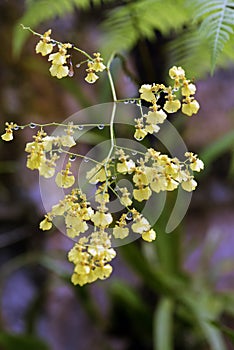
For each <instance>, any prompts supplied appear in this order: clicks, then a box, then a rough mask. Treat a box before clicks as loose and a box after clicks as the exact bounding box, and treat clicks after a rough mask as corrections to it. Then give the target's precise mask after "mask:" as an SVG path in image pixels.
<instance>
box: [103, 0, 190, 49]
mask: <svg viewBox="0 0 234 350" xmlns="http://www.w3.org/2000/svg"><path fill="white" fill-rule="evenodd" d="M142 14H144V15H142ZM188 15H189V14H188V10H187V8H186V7H185V5H184V1H182V0H176V1H175V0H174V1H172V0H140V1H133V2H129V3H127V4H124V5H123V6H119V7H116V8H115V9H113V10H111V11H109V13H108V18H107V19H106V20H105V21H104V23H103V25H102V27H103V38H102V42H101V48H102V53H104V56H108V55H109V54H111V52H113V51H115V52H120V51H122V50H130V49H131V48H132V47H133V46H134V45H135V44H136V42H137V41H138V40H141V39H142V38H147V39H149V40H152V39H155V38H156V35H155V30H158V31H160V32H161V33H163V34H164V35H167V34H169V33H170V31H171V30H178V29H179V28H182V26H183V24H184V23H185V22H186V21H187V18H188Z"/></svg>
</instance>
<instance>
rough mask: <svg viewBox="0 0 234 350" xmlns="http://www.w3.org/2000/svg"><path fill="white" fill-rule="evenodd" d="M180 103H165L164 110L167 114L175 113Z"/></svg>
mask: <svg viewBox="0 0 234 350" xmlns="http://www.w3.org/2000/svg"><path fill="white" fill-rule="evenodd" d="M180 106H181V103H180V101H179V100H174V101H167V102H166V103H165V105H164V107H163V108H164V109H165V111H166V112H167V113H175V112H177V111H178V109H180Z"/></svg>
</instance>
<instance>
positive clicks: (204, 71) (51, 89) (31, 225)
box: [0, 0, 234, 350]
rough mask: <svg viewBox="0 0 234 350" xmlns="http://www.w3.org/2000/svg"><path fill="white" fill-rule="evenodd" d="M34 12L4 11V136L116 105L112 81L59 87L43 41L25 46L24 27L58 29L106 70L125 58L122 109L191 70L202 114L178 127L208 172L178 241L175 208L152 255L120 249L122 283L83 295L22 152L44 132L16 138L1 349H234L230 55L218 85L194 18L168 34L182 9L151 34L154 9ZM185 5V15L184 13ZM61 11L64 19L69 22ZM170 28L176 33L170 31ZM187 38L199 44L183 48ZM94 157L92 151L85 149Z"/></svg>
mask: <svg viewBox="0 0 234 350" xmlns="http://www.w3.org/2000/svg"><path fill="white" fill-rule="evenodd" d="M34 3H36V1H34V0H28V1H23V0H22V1H17V0H10V1H7V0H0V37H1V52H0V115H1V121H0V127H1V131H2V133H3V132H4V123H5V121H15V122H17V123H19V124H27V123H29V122H31V121H34V122H41V123H46V122H50V121H58V122H59V121H63V120H64V119H66V118H67V117H69V116H70V115H71V114H73V113H75V112H77V111H78V110H81V109H83V108H86V107H88V106H92V105H94V104H97V103H104V102H109V101H111V94H110V91H109V87H108V85H107V83H106V81H105V79H104V78H100V80H99V81H98V82H97V84H95V85H94V86H90V85H88V84H87V83H86V82H85V81H84V76H85V72H84V70H82V69H80V70H79V71H76V74H75V76H74V77H73V78H72V79H71V78H65V79H62V80H58V79H56V78H52V77H51V76H50V74H49V71H48V68H49V66H48V62H47V61H46V59H45V58H42V57H39V55H36V53H35V50H34V48H35V44H36V42H37V40H36V38H35V37H33V36H30V37H28V38H25V41H23V39H24V38H23V39H22V35H23V34H22V33H21V32H22V29H21V27H20V25H19V24H20V23H22V21H23V24H24V25H25V26H27V25H31V26H32V28H33V29H35V30H37V31H39V32H41V33H43V32H44V31H45V30H47V29H48V28H51V29H52V30H53V33H54V37H55V38H56V39H58V40H60V41H69V42H74V43H76V45H78V46H80V47H82V48H83V49H85V50H87V51H88V52H95V51H97V50H99V49H100V51H101V52H104V55H105V57H107V56H108V54H109V53H110V52H111V51H112V50H113V49H116V51H119V50H120V52H121V55H119V56H118V57H117V58H116V59H115V61H114V63H113V75H114V78H115V83H116V87H117V94H118V96H119V98H124V97H134V96H137V94H138V88H139V86H140V85H141V84H142V83H152V82H166V79H167V77H166V75H167V70H168V67H170V65H174V64H175V65H177V64H183V65H184V66H185V67H186V69H187V71H188V75H189V76H192V77H194V79H195V81H196V84H197V88H198V95H197V99H198V101H199V103H200V105H201V109H200V112H199V113H198V115H197V116H194V117H192V118H186V117H185V116H180V115H178V116H177V117H176V118H175V117H174V118H173V119H171V121H172V122H173V123H174V125H175V127H176V128H177V129H178V131H179V132H180V134H181V136H182V137H183V139H184V141H185V142H186V144H187V147H188V149H189V150H190V151H192V152H195V153H198V154H199V155H200V157H201V159H203V161H204V162H205V171H204V172H202V173H201V174H199V176H198V181H199V186H198V188H197V190H196V191H195V193H194V194H193V197H192V202H191V205H190V208H189V210H188V212H187V215H186V216H185V218H184V220H183V222H182V223H181V225H180V226H179V227H178V228H177V229H176V230H175V232H173V233H171V234H166V233H165V232H164V229H165V225H166V223H167V217H168V216H169V215H170V212H171V208H172V206H173V203H174V200H175V196H174V195H173V194H170V196H168V201H167V205H166V207H165V209H164V211H163V213H162V215H161V217H160V219H159V220H158V222H157V223H156V226H155V229H156V231H157V232H158V238H157V240H156V241H155V242H154V243H151V244H147V243H143V242H140V241H136V242H133V243H132V244H130V245H127V246H124V247H120V248H119V249H118V257H117V258H116V259H115V260H114V272H113V274H112V277H111V278H110V279H108V280H106V281H101V282H95V283H94V284H93V285H88V286H84V287H79V286H76V287H74V286H73V285H72V284H71V282H70V273H71V271H72V266H71V265H70V264H69V263H68V262H67V258H66V256H67V251H68V250H69V249H70V247H71V242H70V241H69V240H68V239H67V238H66V237H65V236H64V235H62V234H60V233H59V232H58V231H56V229H54V230H53V232H49V233H44V232H41V231H40V230H39V228H38V224H39V222H40V220H41V219H42V217H43V215H44V208H43V205H42V202H41V198H40V189H39V183H38V174H37V173H36V172H35V171H30V170H29V169H27V168H26V166H25V165H26V154H25V152H24V147H25V143H26V142H28V141H30V140H31V137H32V135H33V132H34V130H31V129H29V128H28V129H25V130H24V131H22V132H17V135H16V137H15V140H14V142H11V143H6V142H3V141H1V142H0V157H1V158H0V223H1V226H0V264H1V266H0V303H1V308H0V328H1V332H0V349H3V350H15V349H17V350H20V349H24V350H27V349H34V350H37V349H38V350H39V349H40V350H42V349H50V350H67V349H69V350H91V349H97V350H99V349H100V350H133V349H139V350H150V349H154V350H172V349H175V350H177V349H178V350H190V349H191V350H193V349H194V350H195V349H200V350H225V349H234V345H233V339H234V335H233V334H234V333H233V332H232V328H233V326H234V294H233V292H234V190H233V189H234V180H233V176H234V64H233V60H232V58H231V54H230V52H229V55H227V54H226V53H225V52H226V51H225V50H224V51H223V55H222V53H221V59H220V60H219V61H218V64H217V65H216V68H215V70H214V72H213V75H211V74H210V72H211V64H210V52H209V50H208V46H207V45H206V44H205V43H206V41H205V40H208V38H206V37H205V36H204V37H205V39H204V38H203V39H204V40H203V42H202V43H201V45H197V46H196V45H195V44H194V45H193V46H192V40H193V39H192V38H193V36H192V34H191V36H190V37H189V35H190V34H189V33H190V31H192V30H193V32H192V33H193V34H194V33H197V32H198V29H197V28H198V26H199V23H198V24H196V23H195V24H193V27H192V28H190V20H191V17H192V16H193V14H191V13H190V16H191V17H190V18H187V20H185V19H186V16H188V15H187V14H186V13H182V11H181V13H182V14H181V16H182V15H184V18H180V19H178V21H177V22H178V23H177V22H176V20H177V17H178V14H177V13H174V16H175V17H174V18H172V19H171V22H172V23H171V22H170V21H169V20H168V23H167V22H166V18H167V15H166V13H167V12H168V11H170V10H171V9H170V7H168V5H167V4H168V3H170V1H165V2H164V5H163V4H161V3H162V2H161V1H151V2H150V1H148V7H150V6H152V9H151V11H149V10H148V11H146V12H145V13H141V16H142V22H143V24H142V23H141V21H139V16H138V17H137V16H136V14H137V12H134V11H137V8H135V7H137V6H136V4H137V3H138V4H140V5H141V3H147V1H146V0H145V1H69V0H66V1H65V0H64V1H61V0H60V1H56V2H54V1H44V2H43V1H37V3H38V12H37V11H35V10H34V13H33V14H32V13H31V14H30V13H29V10H30V6H32V5H33V4H34ZM56 3H57V5H55V4H56ZM62 3H63V4H62ZM157 3H158V4H157ZM175 3H178V6H179V5H180V6H181V8H179V10H180V9H182V7H183V5H184V3H186V1H175ZM74 4H75V5H76V6H75V5H74ZM157 5H158V12H157V11H155V9H156V6H157ZM59 6H61V8H62V6H64V7H63V9H62V10H58V9H57V7H59ZM163 6H164V7H163ZM149 9H150V8H149ZM138 10H139V9H138ZM46 11H47V12H46ZM183 11H184V12H186V11H187V10H183ZM31 12H32V11H31ZM28 13H29V14H28ZM46 13H47V15H46ZM162 14H164V17H165V18H164V17H163V18H162V21H164V22H165V23H164V22H163V23H164V24H165V27H166V26H167V28H166V29H165V28H163V25H161V27H160V24H158V21H159V20H158V18H159V16H162ZM23 16H24V17H23ZM43 16H44V17H43ZM131 16H132V17H131ZM147 16H148V17H147ZM176 16H177V17H176ZM22 17H23V18H22ZM113 18H114V19H113ZM137 20H138V21H137ZM111 21H112V22H111ZM131 21H132V22H131ZM134 21H135V22H134ZM144 21H145V22H144ZM117 22H118V23H117ZM173 22H174V23H173ZM111 23H112V25H111ZM116 23H117V24H118V26H117V29H118V30H116V31H114V28H115V29H116ZM145 23H146V24H145ZM147 23H148V24H147ZM152 23H153V24H152ZM154 24H155V25H154ZM147 25H148V26H149V27H150V26H151V27H150V29H148V32H150V34H149V33H148V32H147V28H146V27H147ZM173 25H174V26H175V27H173ZM128 26H129V27H128ZM194 28H195V29H194ZM124 30H125V32H124ZM196 30H197V32H196ZM135 32H136V33H137V34H136V33H135ZM116 33H117V34H118V35H117V34H116ZM134 33H135V34H134ZM133 34H134V35H135V36H134V35H133ZM186 35H187V37H186ZM183 36H185V37H186V38H187V41H186V40H185V41H183V42H182V44H181V42H180V39H181V38H182V37H183ZM188 38H191V39H190V40H188ZM200 39H201V38H200ZM231 40H232V43H231V44H230V45H229V46H230V47H233V39H231ZM186 43H187V47H186ZM194 43H195V41H194ZM189 44H191V45H189ZM20 47H21V49H20ZM230 47H229V51H230ZM202 48H203V49H202ZM122 49H123V50H122ZM199 50H200V51H199ZM202 50H203V51H202ZM77 59H78V58H77ZM96 140H98V135H97V136H96ZM91 146H92V144H90V145H89V144H88V142H87V143H86V144H84V145H83V146H82V147H83V148H84V150H88V149H89V147H91ZM152 210H153V209H152Z"/></svg>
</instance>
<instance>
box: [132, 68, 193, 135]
mask: <svg viewBox="0 0 234 350" xmlns="http://www.w3.org/2000/svg"><path fill="white" fill-rule="evenodd" d="M169 76H170V78H171V79H172V80H174V84H173V86H168V87H166V86H165V85H164V84H152V85H151V84H144V85H142V86H141V87H140V89H139V92H140V99H141V100H144V101H147V102H149V103H150V104H151V105H150V107H149V109H150V111H149V112H148V114H143V113H142V117H141V118H138V119H135V121H136V126H135V127H136V131H135V134H134V137H135V138H136V139H137V140H139V141H140V140H143V138H144V137H145V136H146V135H147V134H148V133H150V134H152V133H154V132H155V133H156V132H158V131H159V130H160V127H159V124H161V123H163V122H164V120H165V119H166V118H167V114H166V112H167V113H175V112H177V111H178V110H179V109H180V108H181V111H182V113H183V114H186V115H188V116H191V115H193V114H196V113H197V112H198V110H199V108H200V106H199V103H198V102H197V101H196V100H195V99H194V94H195V92H196V86H195V85H194V84H193V83H192V82H191V81H190V80H188V79H187V78H186V76H185V71H184V70H183V69H182V68H181V67H176V66H174V67H172V68H171V69H170V70H169ZM179 92H180V93H181V95H182V107H181V101H180V100H179V98H178V97H177V96H176V93H179ZM162 93H163V94H164V95H165V99H166V101H165V103H164V105H163V107H162V106H160V105H159V104H158V100H159V98H160V95H161V94H162Z"/></svg>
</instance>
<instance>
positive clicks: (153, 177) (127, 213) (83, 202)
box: [1, 28, 204, 286]
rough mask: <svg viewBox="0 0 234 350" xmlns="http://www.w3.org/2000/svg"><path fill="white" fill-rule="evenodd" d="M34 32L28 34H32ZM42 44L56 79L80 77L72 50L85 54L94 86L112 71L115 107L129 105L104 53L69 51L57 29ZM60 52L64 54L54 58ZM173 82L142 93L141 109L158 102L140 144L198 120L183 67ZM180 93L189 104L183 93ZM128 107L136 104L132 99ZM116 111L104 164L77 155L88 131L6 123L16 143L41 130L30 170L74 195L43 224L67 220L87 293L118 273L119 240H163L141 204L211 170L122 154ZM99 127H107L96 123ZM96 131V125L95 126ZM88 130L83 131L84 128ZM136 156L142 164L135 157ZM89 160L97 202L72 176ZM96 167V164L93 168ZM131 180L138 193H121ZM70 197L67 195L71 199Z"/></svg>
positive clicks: (142, 122)
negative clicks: (76, 163) (178, 115)
mask: <svg viewBox="0 0 234 350" xmlns="http://www.w3.org/2000/svg"><path fill="white" fill-rule="evenodd" d="M27 29H28V28H27ZM29 30H30V31H31V32H32V33H33V34H35V35H38V36H39V37H40V41H39V43H38V44H37V46H36V52H37V53H40V54H42V56H47V55H49V58H48V61H50V62H51V63H52V65H51V67H50V73H51V75H52V76H56V77H57V78H59V79H61V78H63V77H65V76H72V75H73V70H72V63H71V55H70V53H69V52H70V51H69V50H71V49H74V50H76V51H78V52H80V53H81V54H83V55H85V57H86V60H85V61H84V62H82V63H87V69H86V72H87V76H86V78H85V80H86V81H87V82H88V83H94V82H95V81H96V80H97V79H98V75H97V74H96V73H98V72H102V71H104V70H106V69H108V79H109V83H110V87H111V90H112V95H113V99H114V101H115V103H117V102H121V101H120V100H117V99H116V93H115V90H114V83H113V80H112V77H111V72H110V70H109V66H110V62H109V63H108V64H107V67H108V68H106V66H105V65H104V63H103V59H102V58H101V55H100V53H94V54H93V57H91V56H90V55H89V54H87V53H86V52H84V51H82V50H81V49H78V48H76V47H74V46H73V45H72V44H69V43H66V44H62V43H60V42H57V41H55V40H53V39H51V37H50V36H51V30H48V31H47V32H45V33H44V34H43V35H40V34H38V33H35V32H33V31H32V30H31V29H29ZM54 47H56V48H57V49H58V51H57V52H53V50H54ZM169 76H170V78H171V79H172V80H173V81H174V84H173V86H168V87H166V86H165V85H164V84H153V85H150V84H144V85H142V86H141V88H140V89H139V92H140V98H138V99H137V100H138V101H139V102H138V104H139V106H140V110H141V112H142V108H141V102H142V100H143V101H146V102H148V103H150V107H149V112H148V113H147V114H143V112H142V115H141V118H138V119H136V120H135V121H136V130H135V134H134V137H135V138H136V139H137V140H138V141H141V140H142V139H143V138H144V137H145V136H146V135H147V134H148V133H150V134H152V133H154V132H158V131H159V129H160V126H159V125H160V124H162V123H163V122H164V121H165V119H166V118H167V113H174V112H177V111H178V110H179V109H180V108H181V111H182V113H184V114H186V115H189V116H191V115H192V114H196V113H197V112H198V109H199V104H198V102H197V101H196V100H195V99H194V94H195V92H196V87H195V85H194V84H193V83H192V82H191V81H190V80H188V79H187V78H186V76H185V72H184V70H183V69H182V68H181V67H175V66H174V67H172V68H171V69H170V70H169ZM178 91H180V93H181V96H182V101H180V99H179V98H178V97H177V95H176V92H178ZM161 93H163V94H164V97H165V99H166V101H165V103H164V105H163V106H160V105H159V98H160V95H161ZM126 101H128V99H126ZM114 117H115V109H114V108H113V111H112V115H111V118H110V124H108V125H109V128H110V137H111V141H112V142H111V148H110V149H109V150H108V155H107V156H106V158H105V159H104V160H103V161H102V162H98V161H97V160H96V159H91V158H87V157H85V156H83V155H80V154H77V153H74V152H70V150H69V149H70V148H71V147H73V146H75V145H76V142H75V139H74V132H75V130H81V125H74V124H73V123H70V124H67V125H65V124H58V123H49V124H45V125H40V124H34V123H30V124H27V125H24V126H18V125H17V124H15V123H13V122H11V123H6V128H5V133H4V134H3V135H2V136H1V137H2V139H3V140H4V141H11V140H12V139H13V130H18V129H24V128H25V127H27V126H29V127H31V128H34V127H39V130H38V131H37V133H36V134H35V135H34V136H33V141H32V142H28V143H27V144H26V147H25V151H26V152H27V154H28V155H27V167H28V168H29V169H31V170H34V169H37V170H38V171H39V174H40V175H41V176H43V177H45V178H52V177H54V179H55V183H56V185H57V186H58V187H60V188H65V189H68V188H70V193H68V194H66V195H65V196H64V198H63V199H61V200H60V201H59V203H57V204H55V205H54V206H53V207H52V208H51V211H49V212H48V213H47V214H46V215H45V217H44V219H43V220H42V221H41V223H40V228H41V229H42V230H43V231H46V230H50V229H51V228H52V226H53V221H54V219H55V218H57V217H62V218H63V220H64V224H65V228H66V234H67V236H68V237H69V238H71V239H73V240H74V241H75V243H74V246H73V248H72V249H71V250H70V252H69V253H68V259H69V261H70V262H72V263H73V264H74V271H73V274H72V282H73V283H74V284H78V285H80V286H83V285H84V284H87V283H91V282H93V281H95V280H97V279H106V278H108V277H109V276H110V274H111V273H112V266H111V261H112V260H113V259H114V257H115V256H116V252H115V250H114V249H113V247H112V246H113V240H117V239H119V240H124V239H125V238H127V237H128V236H129V235H130V234H131V233H133V234H135V235H136V236H137V235H138V236H140V237H141V238H142V239H143V240H144V241H145V242H152V241H154V240H155V239H156V231H155V230H154V228H153V227H151V224H150V222H149V221H148V220H147V218H146V217H144V216H143V215H142V214H141V213H140V212H139V211H138V210H137V209H136V208H137V207H138V205H139V202H143V201H147V200H149V198H150V197H151V196H152V195H155V193H156V194H157V193H159V192H161V191H173V190H175V189H177V188H178V187H179V186H181V187H182V189H183V190H185V191H188V192H191V191H193V190H194V189H195V188H196V186H197V182H196V181H195V179H194V176H193V172H200V171H201V170H202V169H203V168H204V164H203V162H202V160H200V159H199V158H198V156H197V155H196V154H194V153H192V152H186V153H185V157H184V159H183V160H179V159H178V158H176V157H174V158H171V157H169V156H168V155H166V154H161V153H160V152H159V151H157V150H155V149H154V148H149V149H147V151H146V152H144V153H143V152H139V151H135V150H131V149H129V148H124V147H119V146H118V145H117V141H116V140H115V132H114V128H113V123H114ZM53 125H58V126H60V127H63V130H64V132H63V133H60V134H59V135H57V136H54V135H49V134H47V132H45V130H44V127H49V126H53ZM92 125H93V126H94V125H95V126H99V124H92ZM89 126H90V124H89ZM82 128H83V126H82ZM133 151H134V155H135V157H134V158H133V157H132V155H133ZM62 153H63V154H65V155H66V156H67V157H68V158H69V159H68V161H67V160H66V157H65V163H66V164H65V166H64V167H63V169H61V170H60V171H56V165H57V160H58V159H59V158H60V157H61V154H62ZM76 157H77V158H79V157H81V158H87V160H91V162H93V164H94V166H93V167H92V168H91V169H89V170H88V171H87V172H86V180H87V182H89V184H91V185H92V186H93V191H91V193H92V195H90V197H88V195H87V194H86V193H85V192H84V191H83V189H82V188H77V187H76V185H75V176H74V174H73V173H72V169H71V162H70V161H71V160H74V159H76ZM91 162H90V163H91ZM123 176H127V177H128V179H131V182H132V184H133V189H132V190H130V189H128V188H127V187H120V186H119V183H120V182H119V180H121V179H122V178H123ZM66 193H67V192H66ZM113 197H114V199H117V200H118V201H119V203H120V205H121V206H120V208H121V210H120V211H119V213H115V214H114V215H113V214H112V213H111V212H110V201H112V200H113Z"/></svg>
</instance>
